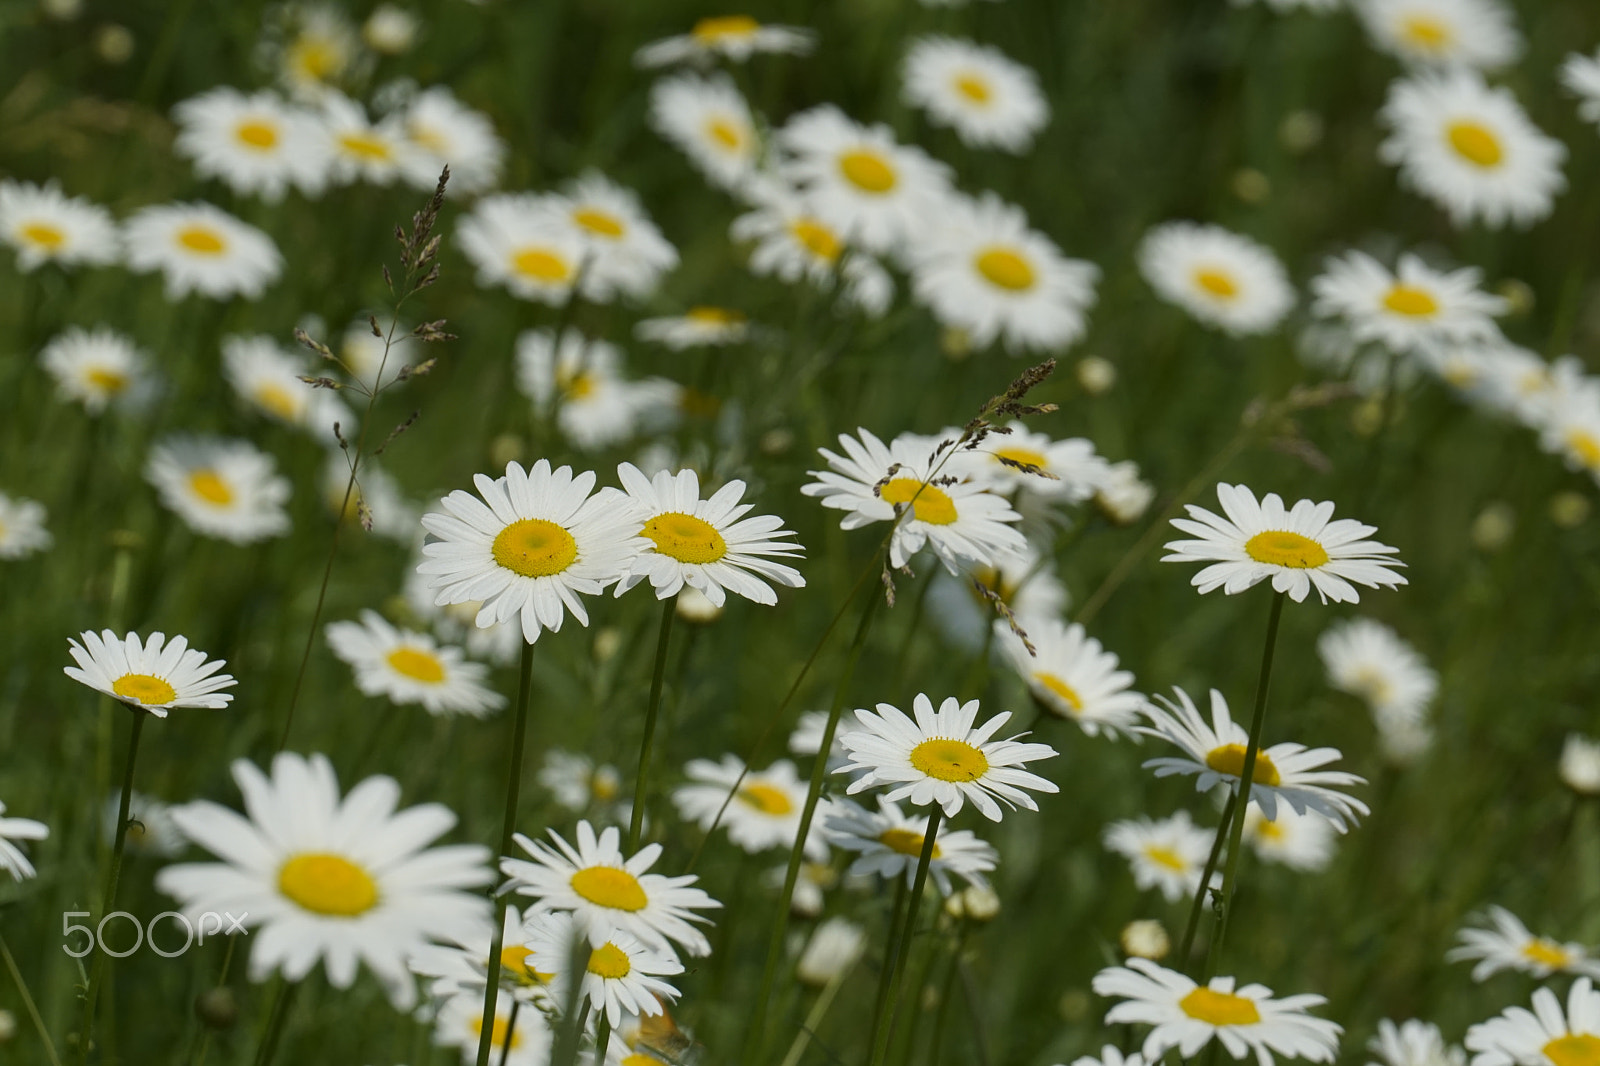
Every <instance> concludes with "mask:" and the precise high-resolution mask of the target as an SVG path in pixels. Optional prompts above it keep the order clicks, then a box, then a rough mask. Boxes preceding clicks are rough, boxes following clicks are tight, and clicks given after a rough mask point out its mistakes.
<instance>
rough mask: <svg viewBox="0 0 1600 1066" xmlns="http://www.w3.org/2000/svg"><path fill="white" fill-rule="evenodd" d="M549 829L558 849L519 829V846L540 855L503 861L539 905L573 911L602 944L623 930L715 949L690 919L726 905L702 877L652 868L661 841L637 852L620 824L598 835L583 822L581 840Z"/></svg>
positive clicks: (691, 948) (692, 949) (703, 950)
mask: <svg viewBox="0 0 1600 1066" xmlns="http://www.w3.org/2000/svg"><path fill="white" fill-rule="evenodd" d="M549 833H550V839H551V840H553V841H554V842H555V847H554V848H552V847H550V845H548V844H545V843H544V842H543V841H536V840H530V839H528V838H527V837H525V836H523V835H522V834H521V833H518V834H517V836H516V842H517V846H518V847H520V848H521V849H522V850H523V851H525V852H527V853H528V854H529V855H531V856H532V857H533V861H532V862H528V861H526V860H523V859H512V858H505V859H502V860H501V861H500V869H501V870H502V872H504V873H505V875H506V876H507V877H508V878H510V879H511V885H512V888H513V889H514V890H515V891H516V892H517V893H519V894H521V895H524V896H529V897H531V898H532V899H534V900H535V901H536V909H537V910H540V911H571V912H572V913H573V914H574V915H575V917H576V918H577V920H578V921H580V922H582V923H583V925H584V927H585V928H586V929H587V930H588V934H589V942H590V943H591V944H593V945H594V946H596V947H598V946H599V945H600V944H603V943H605V941H606V939H607V938H608V937H609V935H610V933H611V932H612V931H619V932H622V933H627V934H629V935H631V936H634V937H636V938H638V939H639V940H641V941H644V942H645V943H648V944H654V945H656V946H658V947H666V946H668V944H669V942H670V943H676V944H679V945H681V946H682V947H683V948H684V949H685V950H687V951H688V952H689V954H691V955H700V956H703V955H709V954H710V953H711V944H710V942H708V941H707V940H706V938H705V936H704V935H703V934H702V933H701V932H700V931H699V930H698V929H696V928H695V927H694V926H693V925H691V924H690V923H691V922H705V921H707V920H708V919H706V918H703V917H701V916H700V915H698V914H696V913H695V911H703V910H710V909H713V908H716V907H720V906H722V904H720V903H718V902H717V901H716V900H714V899H712V898H711V897H710V896H708V895H706V894H705V893H704V892H703V891H701V890H700V889H698V888H691V887H690V886H691V885H693V884H694V882H695V880H696V878H695V877H694V876H692V875H685V876H682V877H665V876H662V875H661V874H652V873H646V872H645V871H647V870H649V869H650V867H651V866H653V865H655V861H656V859H658V858H660V857H661V845H660V844H647V845H645V846H644V847H642V848H640V849H639V850H638V851H637V852H635V853H634V855H633V857H632V858H624V857H623V854H622V849H621V847H620V846H619V841H620V840H621V834H620V831H619V830H618V829H617V828H616V827H615V826H613V827H610V828H607V829H605V830H603V831H602V832H601V833H600V835H599V836H598V837H596V836H595V832H594V829H593V828H592V827H591V826H590V825H589V823H588V822H579V823H578V843H577V847H573V846H572V845H571V844H568V843H567V842H566V841H565V840H563V839H562V838H561V836H560V834H558V833H557V832H556V831H555V830H554V829H552V830H549ZM597 938H598V940H597Z"/></svg>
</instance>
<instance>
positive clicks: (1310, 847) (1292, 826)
mask: <svg viewBox="0 0 1600 1066" xmlns="http://www.w3.org/2000/svg"><path fill="white" fill-rule="evenodd" d="M1251 791H1252V792H1254V791H1255V790H1254V789H1253V788H1252V789H1251ZM1336 834H1337V830H1335V829H1334V828H1333V826H1332V825H1331V824H1329V822H1328V820H1327V819H1326V818H1323V817H1320V816H1318V815H1313V814H1297V813H1295V811H1294V810H1293V808H1291V807H1289V806H1287V805H1285V806H1282V807H1279V808H1278V814H1277V817H1275V818H1268V817H1267V816H1266V815H1264V814H1262V813H1261V808H1260V807H1258V806H1257V805H1256V804H1254V803H1252V804H1250V809H1249V810H1248V811H1246V812H1245V816H1244V840H1245V843H1247V844H1249V845H1250V846H1251V847H1252V848H1254V849H1255V852H1256V854H1257V855H1258V856H1260V857H1261V860H1262V861H1263V862H1276V863H1282V864H1283V865H1284V866H1287V867H1289V868H1290V869H1291V870H1304V871H1306V872H1308V873H1314V872H1315V871H1317V870H1321V869H1323V868H1324V867H1326V866H1327V865H1328V863H1329V862H1330V861H1332V859H1333V846H1334V841H1335V839H1336Z"/></svg>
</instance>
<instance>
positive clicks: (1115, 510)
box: [1094, 459, 1156, 526]
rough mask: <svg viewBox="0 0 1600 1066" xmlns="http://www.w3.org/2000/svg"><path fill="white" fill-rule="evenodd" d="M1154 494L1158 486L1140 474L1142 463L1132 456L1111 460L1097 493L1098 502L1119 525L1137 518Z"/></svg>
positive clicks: (1133, 521) (1096, 504)
mask: <svg viewBox="0 0 1600 1066" xmlns="http://www.w3.org/2000/svg"><path fill="white" fill-rule="evenodd" d="M1155 498H1156V487H1155V486H1154V485H1152V484H1150V483H1149V482H1148V481H1145V480H1143V479H1142V478H1140V477H1139V464H1138V463H1136V462H1134V461H1132V460H1131V459H1129V460H1124V461H1123V462H1120V463H1112V464H1111V466H1110V468H1109V469H1108V470H1107V471H1106V481H1105V484H1103V485H1101V486H1100V487H1099V488H1097V489H1095V493H1094V502H1095V506H1096V507H1098V508H1100V510H1101V511H1102V512H1103V513H1104V514H1105V515H1106V517H1108V518H1110V519H1111V521H1113V522H1115V523H1116V524H1117V525H1119V526H1131V525H1132V524H1133V523H1135V522H1137V521H1138V520H1139V519H1140V518H1142V517H1143V516H1144V513H1145V511H1147V510H1149V509H1150V504H1151V503H1153V502H1154V501H1155Z"/></svg>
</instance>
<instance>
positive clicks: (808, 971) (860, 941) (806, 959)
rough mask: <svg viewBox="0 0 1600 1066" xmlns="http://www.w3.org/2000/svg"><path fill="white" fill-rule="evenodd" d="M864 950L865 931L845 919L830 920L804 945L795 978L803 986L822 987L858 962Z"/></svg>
mask: <svg viewBox="0 0 1600 1066" xmlns="http://www.w3.org/2000/svg"><path fill="white" fill-rule="evenodd" d="M866 947H867V931H866V930H865V929H863V928H862V927H861V926H859V925H857V924H855V923H854V922H852V921H850V920H849V919H848V918H840V917H837V916H835V917H833V918H829V919H828V920H827V921H825V922H822V923H821V924H819V925H818V926H817V928H816V929H815V931H813V932H812V934H811V939H810V940H808V941H806V946H805V950H803V951H801V952H800V960H799V961H798V962H797V963H795V976H796V977H797V978H799V979H800V982H801V983H802V984H808V985H812V986H814V987H819V988H820V987H822V986H823V985H826V984H828V983H829V982H832V981H837V980H839V979H840V978H842V977H843V976H844V975H845V974H846V973H849V972H850V968H851V967H852V966H854V965H855V964H856V963H857V962H859V961H860V959H861V956H862V954H863V953H865V951H866Z"/></svg>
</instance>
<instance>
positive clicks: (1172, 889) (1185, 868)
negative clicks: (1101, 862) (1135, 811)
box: [1103, 811, 1217, 903]
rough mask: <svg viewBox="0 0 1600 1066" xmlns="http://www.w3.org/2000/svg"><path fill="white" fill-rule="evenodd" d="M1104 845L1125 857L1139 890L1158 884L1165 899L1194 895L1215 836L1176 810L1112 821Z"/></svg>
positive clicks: (1210, 830) (1156, 886)
mask: <svg viewBox="0 0 1600 1066" xmlns="http://www.w3.org/2000/svg"><path fill="white" fill-rule="evenodd" d="M1103 836H1104V840H1105V845H1106V849H1107V850H1108V851H1114V852H1116V853H1117V854H1118V855H1121V856H1123V857H1124V858H1126V859H1127V860H1128V865H1129V867H1130V868H1131V869H1132V870H1133V882H1134V884H1136V885H1138V886H1139V888H1140V890H1141V891H1143V890H1148V889H1151V888H1159V889H1160V890H1161V895H1162V897H1163V898H1165V899H1166V901H1167V902H1168V903H1174V902H1176V901H1178V900H1180V899H1189V898H1192V897H1193V896H1194V893H1195V890H1196V889H1198V888H1199V887H1200V875H1201V874H1202V873H1204V872H1205V865H1206V859H1208V858H1209V857H1210V855H1211V846H1212V844H1213V843H1215V841H1216V838H1217V831H1216V830H1214V829H1201V828H1200V827H1199V826H1197V825H1195V824H1194V822H1193V821H1192V820H1191V819H1190V818H1189V812H1188V811H1179V812H1178V813H1176V814H1174V815H1172V816H1171V817H1170V818H1163V819H1159V820H1157V819H1151V818H1145V817H1140V818H1135V819H1131V820H1129V821H1122V822H1112V823H1111V824H1110V825H1108V826H1106V829H1105V833H1104V834H1103Z"/></svg>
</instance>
